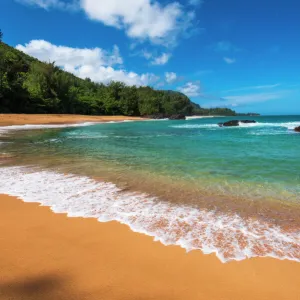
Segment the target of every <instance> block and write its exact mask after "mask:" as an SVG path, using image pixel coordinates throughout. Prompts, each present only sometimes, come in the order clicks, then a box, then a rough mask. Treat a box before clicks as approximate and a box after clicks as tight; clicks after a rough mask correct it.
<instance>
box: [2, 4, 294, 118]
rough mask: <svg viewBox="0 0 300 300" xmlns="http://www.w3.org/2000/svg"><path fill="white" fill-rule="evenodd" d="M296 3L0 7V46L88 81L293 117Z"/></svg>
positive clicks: (220, 105) (241, 110)
mask: <svg viewBox="0 0 300 300" xmlns="http://www.w3.org/2000/svg"><path fill="white" fill-rule="evenodd" d="M299 11H300V1H296V0H251V1H246V0H245V1H243V0H1V1H0V29H1V30H2V32H3V34H4V36H3V41H4V42H5V43H7V44H9V45H11V46H13V47H16V48H17V49H19V50H21V51H23V52H25V53H27V54H29V55H32V56H34V57H36V58H38V59H40V60H42V61H51V62H52V61H55V63H56V64H57V65H58V66H60V67H61V68H63V69H65V70H67V71H69V72H72V73H74V74H75V75H77V76H79V77H81V78H87V77H89V78H91V79H92V80H93V81H96V82H103V83H108V82H110V81H112V80H116V81H122V82H125V83H126V84H128V85H137V86H145V85H150V86H152V87H154V88H156V89H167V90H176V91H180V92H183V93H185V94H186V95H187V96H189V97H190V99H191V100H192V101H194V102H196V103H198V104H200V105H201V106H203V107H228V108H232V109H234V110H236V111H238V112H244V113H246V112H258V113H261V114H268V115H272V114H277V115H278V114H300V18H299Z"/></svg>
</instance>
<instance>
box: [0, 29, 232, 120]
mask: <svg viewBox="0 0 300 300" xmlns="http://www.w3.org/2000/svg"><path fill="white" fill-rule="evenodd" d="M0 113H64V114H86V115H126V116H147V115H156V114H164V115H172V114H184V115H235V112H234V111H232V110H230V109H226V108H215V109H204V108H202V107H200V106H199V105H198V104H195V103H193V102H192V101H190V99H189V98H188V97H187V96H186V95H184V94H182V93H179V92H174V91H163V90H155V89H153V88H151V87H136V86H127V85H125V84H124V83H122V82H114V81H112V82H110V83H109V84H103V83H95V82H92V81H91V80H90V79H89V78H86V79H81V78H78V77H76V76H74V75H73V74H71V73H68V72H66V71H63V70H62V69H60V68H59V67H57V66H56V65H55V63H54V62H49V63H45V62H40V61H38V60H37V59H35V58H33V57H30V56H28V55H26V54H25V53H23V52H21V51H19V50H17V49H15V48H13V47H10V46H8V45H7V44H5V43H3V42H2V32H1V31H0Z"/></svg>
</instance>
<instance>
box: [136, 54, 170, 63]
mask: <svg viewBox="0 0 300 300" xmlns="http://www.w3.org/2000/svg"><path fill="white" fill-rule="evenodd" d="M138 55H141V56H143V57H144V58H146V59H147V60H149V61H150V64H151V65H154V66H158V65H165V64H166V63H167V62H168V61H169V59H170V58H171V56H172V54H171V53H162V54H161V55H159V56H157V55H155V54H153V53H151V52H149V51H147V50H143V51H142V52H141V53H139V54H138Z"/></svg>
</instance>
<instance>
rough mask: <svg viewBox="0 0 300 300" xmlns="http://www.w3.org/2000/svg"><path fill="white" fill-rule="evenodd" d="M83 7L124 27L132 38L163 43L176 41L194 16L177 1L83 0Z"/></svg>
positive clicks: (102, 19) (104, 20)
mask: <svg viewBox="0 0 300 300" xmlns="http://www.w3.org/2000/svg"><path fill="white" fill-rule="evenodd" d="M81 8H82V9H83V10H84V11H85V13H86V14H87V15H88V16H89V17H90V18H91V19H93V20H96V21H100V22H102V23H104V24H105V25H108V26H113V27H116V28H118V29H124V30H125V31H126V33H127V35H128V36H129V37H131V38H137V39H141V40H146V39H148V40H150V41H151V42H153V43H160V44H170V43H174V42H175V40H176V37H177V36H178V34H179V33H183V32H184V31H185V30H186V29H187V28H188V27H190V26H191V21H192V19H193V18H194V13H192V12H187V11H184V10H183V6H182V5H180V4H179V3H178V2H172V3H168V4H167V5H165V6H163V5H161V4H160V3H159V2H157V1H153V0H126V1H124V0H101V3H99V1H98V0H81Z"/></svg>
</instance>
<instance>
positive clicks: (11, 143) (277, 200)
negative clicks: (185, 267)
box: [0, 116, 300, 262]
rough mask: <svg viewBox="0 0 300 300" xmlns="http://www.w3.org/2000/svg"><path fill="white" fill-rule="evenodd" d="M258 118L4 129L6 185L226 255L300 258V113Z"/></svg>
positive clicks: (72, 210)
mask: <svg viewBox="0 0 300 300" xmlns="http://www.w3.org/2000/svg"><path fill="white" fill-rule="evenodd" d="M251 119H255V120H257V121H258V123H256V124H243V125H242V126H240V127H235V128H220V127H219V126H218V125H217V123H218V122H225V121H226V120H228V118H209V119H208V118H207V119H193V120H189V121H147V122H145V121H144V122H125V123H106V124H97V125H93V124H87V125H90V126H81V127H79V126H78V127H66V128H50V129H45V128H42V129H37V128H38V127H35V128H30V127H27V128H26V129H27V130H26V131H23V130H22V131H20V130H18V131H14V129H20V128H10V130H7V129H2V134H1V130H0V134H1V136H0V142H2V143H1V144H0V152H2V153H6V154H5V155H3V154H2V157H3V159H2V161H3V162H4V163H3V164H2V169H1V176H0V182H1V188H0V192H2V193H4V192H5V193H10V194H14V195H17V196H21V197H22V198H23V199H25V200H27V201H33V200H34V201H37V202H41V203H43V204H45V205H50V206H51V207H52V209H53V210H55V211H65V212H68V213H69V214H70V215H74V214H75V215H78V216H93V217H97V218H99V220H100V221H106V220H119V221H120V222H123V223H126V224H128V225H129V226H131V228H132V229H134V230H136V231H139V232H144V233H147V234H149V235H151V236H154V237H155V238H156V239H158V240H160V241H161V242H163V243H165V244H178V245H180V246H182V247H184V248H186V249H187V250H192V249H201V250H202V251H204V252H205V253H211V252H215V253H216V254H217V255H218V257H219V258H220V259H221V260H222V261H224V262H225V261H228V260H233V259H235V260H239V259H244V258H246V257H253V256H273V257H277V258H281V259H283V258H287V259H292V260H300V172H299V170H300V159H299V156H300V143H299V142H300V135H299V134H297V133H294V132H293V130H292V129H293V128H294V127H296V126H299V125H300V116H284V117H255V118H251ZM23 128H24V127H23ZM31 129H35V130H31ZM12 165H17V166H20V165H22V166H26V168H20V167H12ZM37 166H38V167H39V168H38V169H36V168H34V167H37ZM66 173H68V174H74V176H70V177H66V176H63V175H62V174H66ZM104 181H106V182H107V183H106V184H104V183H103V182H104ZM108 182H110V183H108ZM113 183H115V184H117V186H115V185H114V184H113Z"/></svg>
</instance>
